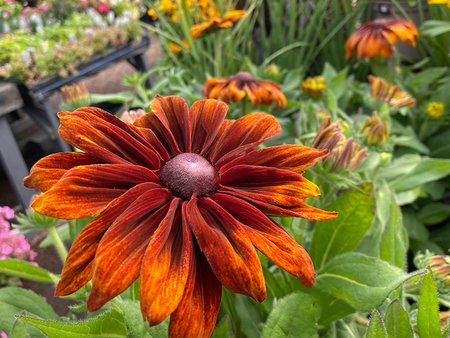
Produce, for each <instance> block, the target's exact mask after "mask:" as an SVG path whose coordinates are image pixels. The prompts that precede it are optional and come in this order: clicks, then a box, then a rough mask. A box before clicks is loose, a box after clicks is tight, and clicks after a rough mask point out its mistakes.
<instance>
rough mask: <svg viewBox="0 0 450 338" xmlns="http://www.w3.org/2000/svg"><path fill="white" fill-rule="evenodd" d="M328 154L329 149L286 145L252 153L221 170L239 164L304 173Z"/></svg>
mask: <svg viewBox="0 0 450 338" xmlns="http://www.w3.org/2000/svg"><path fill="white" fill-rule="evenodd" d="M327 154H328V150H327V149H315V148H310V147H304V146H300V145H293V144H286V145H281V146H273V147H267V148H263V149H258V150H255V151H252V152H250V153H248V154H245V155H244V156H240V157H238V158H236V159H235V160H233V161H231V162H230V163H227V164H226V165H224V166H223V167H222V168H221V170H222V171H225V170H227V169H228V168H231V167H233V166H235V165H238V164H251V165H260V166H266V167H276V168H279V169H289V170H293V171H296V172H302V171H305V170H306V169H308V168H309V167H311V166H312V165H314V164H315V163H316V162H317V161H318V160H320V159H321V158H323V157H325V156H326V155H327Z"/></svg>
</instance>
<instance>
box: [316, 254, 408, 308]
mask: <svg viewBox="0 0 450 338" xmlns="http://www.w3.org/2000/svg"><path fill="white" fill-rule="evenodd" d="M407 278H408V277H407V275H406V274H405V273H404V272H403V270H401V269H399V268H397V267H395V266H392V265H390V264H389V263H387V262H385V261H382V260H380V259H378V258H375V257H370V256H366V255H363V254H360V253H356V252H349V253H346V254H343V255H340V256H337V257H335V258H333V259H332V260H330V261H329V262H328V263H327V264H326V265H325V266H324V267H323V268H322V269H321V270H319V271H318V275H317V279H316V287H317V288H318V289H320V290H321V291H323V292H327V293H329V294H331V295H332V296H334V297H336V298H339V299H342V300H343V301H345V302H346V303H347V304H349V305H350V306H352V307H353V308H354V309H355V310H357V311H370V310H372V309H373V308H374V307H377V306H378V305H380V304H381V303H382V302H383V300H384V299H385V298H386V297H387V296H388V295H389V293H391V292H392V291H393V290H394V289H395V288H396V287H398V286H399V285H400V284H401V283H402V282H403V281H404V280H406V279H407Z"/></svg>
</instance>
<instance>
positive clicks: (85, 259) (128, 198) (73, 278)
mask: <svg viewBox="0 0 450 338" xmlns="http://www.w3.org/2000/svg"><path fill="white" fill-rule="evenodd" d="M158 187H159V186H158V185H157V184H155V183H141V184H138V185H137V186H135V187H133V188H131V189H130V190H128V191H127V192H126V193H124V194H123V195H122V196H120V197H119V198H116V199H115V200H113V201H112V202H111V203H110V204H109V205H108V206H107V207H106V209H105V210H103V212H102V213H101V214H100V215H99V216H97V217H96V218H95V219H94V220H92V221H91V222H90V223H89V224H88V225H86V227H85V228H84V229H83V230H82V231H81V232H80V234H79V235H78V236H77V238H75V241H74V242H73V244H72V246H71V248H70V251H69V255H68V256H67V260H66V262H65V263H64V267H63V270H62V274H61V279H60V281H59V282H58V285H57V286H56V292H55V294H56V295H57V296H66V295H69V294H71V293H73V292H75V291H77V290H78V289H79V288H81V287H82V286H83V285H84V284H86V283H87V282H88V281H89V280H90V279H91V278H92V271H93V270H92V268H93V265H92V263H91V262H92V260H93V259H94V256H95V252H96V251H97V247H98V244H99V242H100V240H101V238H102V237H103V235H104V233H105V232H106V230H108V228H109V227H110V226H111V224H113V223H114V221H115V220H116V219H117V218H118V217H119V216H120V215H121V214H122V213H124V211H125V210H126V209H127V208H128V207H129V206H130V205H132V204H133V203H134V201H136V199H137V198H138V197H139V196H141V195H142V194H144V193H145V192H148V191H150V190H152V191H153V192H154V196H155V197H158V198H160V199H161V200H164V199H166V198H167V191H166V190H163V189H155V188H158ZM155 203H160V202H159V201H157V200H155Z"/></svg>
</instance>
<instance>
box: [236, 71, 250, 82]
mask: <svg viewBox="0 0 450 338" xmlns="http://www.w3.org/2000/svg"><path fill="white" fill-rule="evenodd" d="M234 78H235V80H238V81H244V82H246V81H253V75H252V74H250V73H249V72H239V73H237V74H236V75H235V76H234Z"/></svg>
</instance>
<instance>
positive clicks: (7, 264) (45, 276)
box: [0, 259, 56, 283]
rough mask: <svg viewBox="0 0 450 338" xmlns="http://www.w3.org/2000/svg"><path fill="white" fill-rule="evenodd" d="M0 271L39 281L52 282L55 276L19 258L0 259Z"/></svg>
mask: <svg viewBox="0 0 450 338" xmlns="http://www.w3.org/2000/svg"><path fill="white" fill-rule="evenodd" d="M0 273H4V274H5V275H8V276H14V277H19V278H24V279H28V280H32V281H35V282H41V283H53V282H54V281H55V278H56V276H54V277H52V276H53V274H52V273H50V272H48V271H47V270H45V269H43V268H40V267H38V266H35V265H33V264H31V263H28V262H25V261H22V260H20V259H3V260H0Z"/></svg>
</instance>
